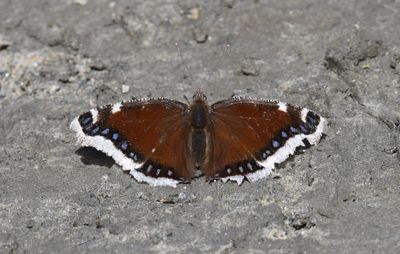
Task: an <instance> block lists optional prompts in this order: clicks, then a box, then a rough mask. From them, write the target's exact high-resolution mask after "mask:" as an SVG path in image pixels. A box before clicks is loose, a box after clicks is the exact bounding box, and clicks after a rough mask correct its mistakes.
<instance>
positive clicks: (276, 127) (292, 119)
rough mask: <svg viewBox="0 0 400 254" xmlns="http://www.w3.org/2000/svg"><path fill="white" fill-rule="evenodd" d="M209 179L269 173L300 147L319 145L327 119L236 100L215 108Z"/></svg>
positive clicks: (300, 110) (256, 176) (284, 107)
mask: <svg viewBox="0 0 400 254" xmlns="http://www.w3.org/2000/svg"><path fill="white" fill-rule="evenodd" d="M211 111H212V113H211V126H210V133H211V135H212V138H211V141H212V142H213V144H212V149H211V150H212V152H211V159H210V160H209V161H210V165H209V166H208V168H207V169H206V171H205V172H204V173H205V174H206V176H207V177H208V178H210V179H213V178H216V179H222V180H224V181H226V180H228V179H229V180H234V181H237V182H238V183H239V184H240V183H241V182H242V181H243V180H244V177H246V178H247V179H249V180H250V181H256V180H258V179H261V178H264V177H265V176H267V175H268V174H270V172H271V170H272V169H273V168H274V167H275V164H278V163H281V162H283V161H285V160H286V159H287V158H288V157H289V155H291V154H293V153H294V152H295V150H296V148H297V147H301V146H305V145H307V144H308V143H309V144H311V145H315V144H317V143H318V142H319V140H320V137H321V135H322V132H323V129H324V125H325V119H324V118H322V117H321V116H319V115H317V114H315V113H314V112H312V111H310V110H308V109H306V108H299V107H295V106H292V105H290V104H286V103H283V102H278V101H270V100H263V99H246V98H232V99H229V100H225V101H221V102H218V103H215V104H213V105H212V107H211Z"/></svg>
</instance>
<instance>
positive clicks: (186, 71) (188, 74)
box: [175, 42, 193, 83]
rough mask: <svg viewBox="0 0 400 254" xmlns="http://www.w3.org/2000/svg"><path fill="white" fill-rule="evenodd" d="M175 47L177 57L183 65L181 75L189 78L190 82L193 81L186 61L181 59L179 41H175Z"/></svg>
mask: <svg viewBox="0 0 400 254" xmlns="http://www.w3.org/2000/svg"><path fill="white" fill-rule="evenodd" d="M175 47H176V48H177V50H178V54H179V58H180V59H181V64H183V66H184V67H185V72H184V74H183V75H184V76H183V77H184V79H185V78H187V77H188V78H189V80H190V83H193V77H192V75H191V73H190V72H189V68H188V66H187V64H186V62H185V61H184V59H183V55H182V51H181V48H180V47H179V43H177V42H175Z"/></svg>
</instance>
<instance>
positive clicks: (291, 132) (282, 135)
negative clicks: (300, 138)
mask: <svg viewBox="0 0 400 254" xmlns="http://www.w3.org/2000/svg"><path fill="white" fill-rule="evenodd" d="M299 128H300V130H299V129H297V128H296V127H294V126H290V127H289V130H288V132H287V131H284V130H283V131H281V132H280V138H281V139H283V140H287V139H288V138H289V137H290V136H294V135H296V134H300V131H301V132H302V133H304V134H307V133H308V132H309V128H308V126H307V125H306V124H300V125H299ZM282 145H283V143H281V142H280V141H279V140H278V139H274V140H272V141H271V147H272V148H273V149H278V148H279V147H281V146H282ZM271 154H272V151H271V150H270V149H266V150H265V151H264V152H263V153H262V154H261V156H262V159H264V160H266V159H267V158H268V157H269V156H270V155H271Z"/></svg>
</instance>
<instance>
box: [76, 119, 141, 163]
mask: <svg viewBox="0 0 400 254" xmlns="http://www.w3.org/2000/svg"><path fill="white" fill-rule="evenodd" d="M85 120H86V119H84V121H85ZM84 121H82V123H83V122H84ZM90 127H91V128H92V130H91V131H90ZM90 127H87V128H89V130H88V131H90V134H91V135H96V134H97V133H99V132H100V134H101V135H103V136H108V135H109V134H110V132H111V130H110V128H104V129H103V130H101V131H100V127H99V126H97V125H94V126H90ZM119 138H120V136H119V133H118V132H113V133H112V135H111V140H112V141H113V142H114V143H117V142H118V141H119ZM119 147H120V148H121V150H122V151H127V150H128V148H129V144H128V142H127V141H122V142H121V144H120V145H119ZM128 156H129V157H130V158H131V159H133V160H134V161H135V162H136V161H138V155H137V154H136V153H134V152H129V153H128Z"/></svg>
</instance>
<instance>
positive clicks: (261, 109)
mask: <svg viewBox="0 0 400 254" xmlns="http://www.w3.org/2000/svg"><path fill="white" fill-rule="evenodd" d="M325 122H326V121H325V119H324V118H322V117H321V116H319V115H318V114H316V113H314V112H312V111H310V110H308V109H306V108H298V107H295V106H292V105H290V104H287V103H284V102H278V101H272V100H265V99H253V98H241V97H232V98H231V99H227V100H223V101H219V102H217V103H214V104H212V105H211V106H209V105H208V104H207V102H206V97H205V95H204V94H203V93H202V92H197V93H196V94H195V95H194V96H193V101H192V102H191V104H190V105H187V104H184V103H181V102H178V101H174V100H168V99H165V98H160V99H150V98H149V99H139V100H136V99H135V100H132V101H128V102H121V103H117V104H114V105H107V106H104V107H100V108H95V109H91V110H90V111H88V112H86V113H84V114H82V115H80V116H79V117H77V118H75V119H74V120H73V121H72V123H71V128H72V129H73V130H74V131H76V133H77V138H78V141H79V143H80V144H81V145H83V146H92V147H94V148H96V149H97V150H100V151H102V152H104V153H106V154H107V155H109V156H111V157H112V158H113V159H114V160H115V161H116V162H117V163H118V164H119V165H121V166H122V169H123V170H127V171H129V173H130V174H131V175H132V176H133V177H134V178H135V179H136V180H137V181H139V182H146V183H148V184H150V185H154V186H157V185H169V186H174V187H175V186H176V184H177V183H179V182H189V181H190V180H191V179H192V177H193V176H194V173H195V171H196V169H199V170H201V171H202V172H203V173H204V175H205V176H206V179H207V180H213V179H221V180H222V181H224V182H226V181H227V180H231V181H236V182H237V183H238V184H241V183H242V182H243V180H244V179H245V178H247V179H248V180H249V181H251V182H253V181H256V180H258V179H261V178H264V177H266V176H267V175H269V174H270V173H271V171H272V169H273V168H274V167H275V164H277V163H281V162H283V161H285V160H286V159H287V158H288V157H289V155H291V154H293V153H294V152H295V150H296V148H298V147H306V146H307V145H315V144H317V143H318V142H319V140H320V138H321V135H322V132H323V129H324V125H325Z"/></svg>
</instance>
